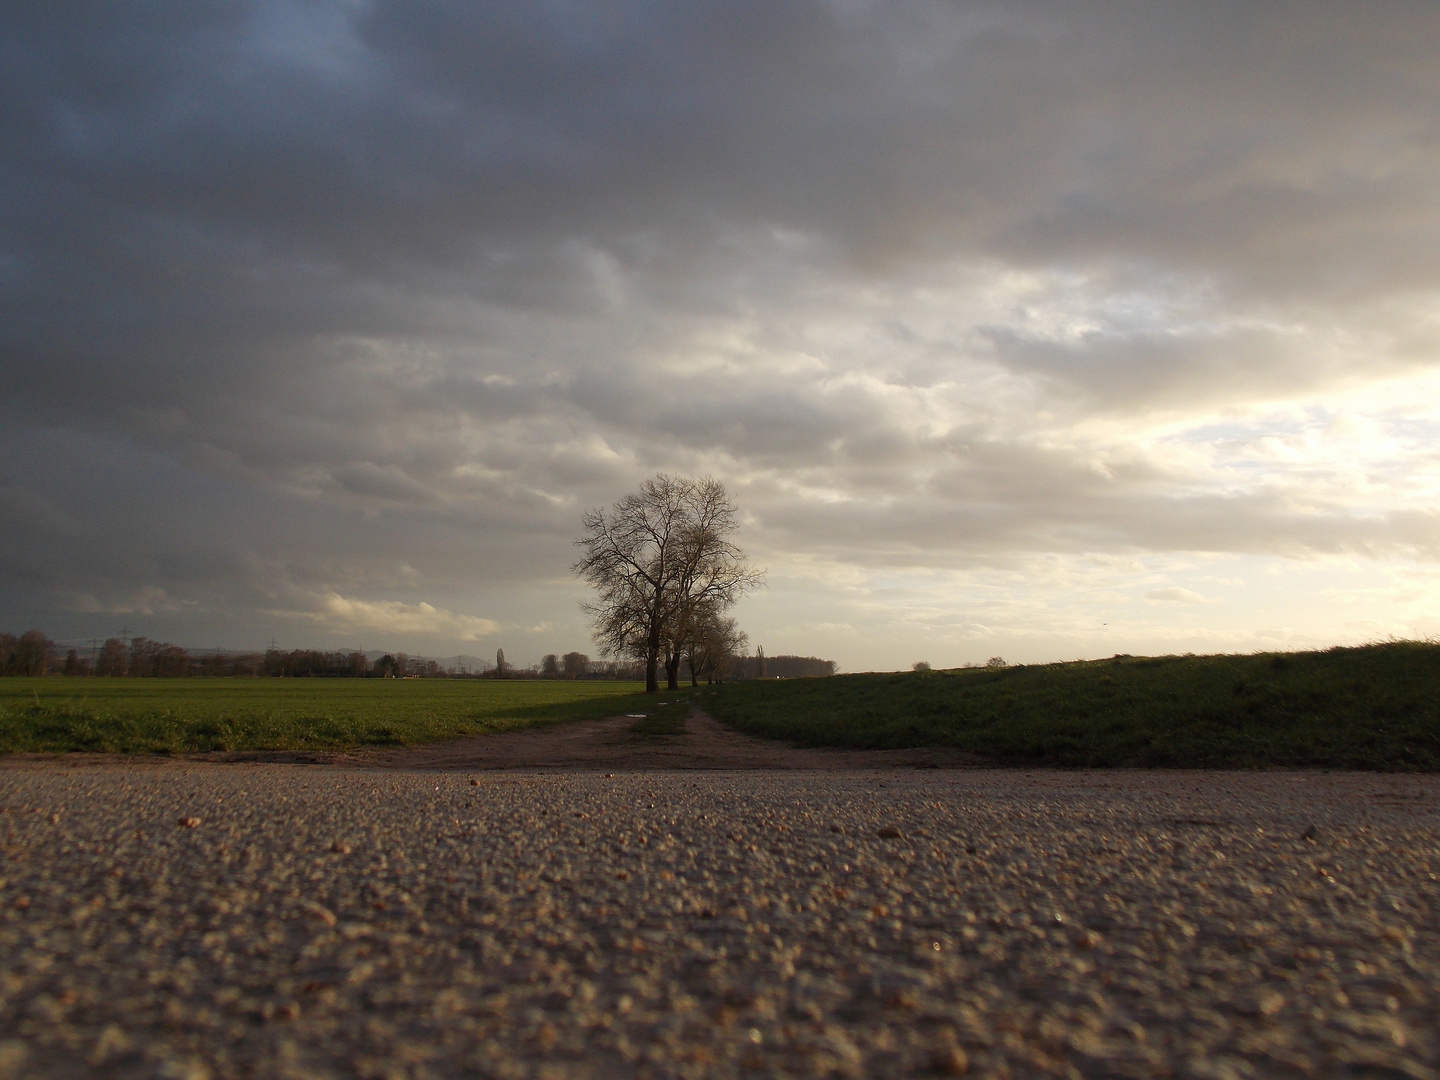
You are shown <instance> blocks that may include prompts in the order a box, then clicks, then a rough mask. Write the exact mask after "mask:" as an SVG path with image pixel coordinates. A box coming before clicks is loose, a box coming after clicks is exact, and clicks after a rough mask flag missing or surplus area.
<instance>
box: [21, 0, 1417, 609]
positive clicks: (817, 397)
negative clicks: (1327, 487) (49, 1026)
mask: <svg viewBox="0 0 1440 1080" xmlns="http://www.w3.org/2000/svg"><path fill="white" fill-rule="evenodd" d="M1437 45H1440V14H1437V11H1436V9H1435V8H1434V6H1433V5H1429V4H1420V3H1416V4H1403V3H1397V4H1377V5H1366V6H1365V8H1364V9H1363V11H1362V9H1359V8H1356V7H1355V6H1354V5H1349V4H1334V5H1324V4H1315V5H1305V6H1303V7H1301V6H1275V5H1270V6H1264V5H1254V4H1238V3H1236V4H1224V3H1222V4H1212V5H1204V6H1198V5H1150V6H1140V5H1132V4H1105V3H1092V4H1086V5H1082V6H1076V5H1058V4H1044V3H1035V4H995V5H985V4H952V3H938V2H936V3H926V2H916V3H906V4H896V5H883V6H880V5H877V6H871V5H867V4H863V3H839V2H837V3H795V4H784V5H774V4H759V3H744V4H733V3H730V4H711V3H679V4H645V3H635V4H614V5H603V6H600V7H596V6H594V5H584V4H546V5H513V4H491V5H476V4H460V3H455V4H447V3H408V4H393V3H340V2H336V3H319V4H287V3H278V2H277V3H253V4H228V3H227V4H205V3H195V4H183V5H182V4H175V5H169V4H145V5H139V6H136V5H109V4H93V5H73V4H72V5H65V6H63V7H53V6H50V7H46V6H39V7H34V8H33V9H31V8H12V9H11V10H9V11H7V12H6V13H5V14H4V15H3V16H0V57H3V61H4V62H3V63H0V100H3V101H4V103H5V104H4V107H3V109H0V316H3V318H0V366H3V370H0V374H3V387H4V389H3V394H4V401H3V403H0V409H3V415H4V416H5V417H6V418H7V419H6V423H7V424H8V425H9V426H10V429H11V432H12V435H11V438H9V439H8V440H6V442H5V456H4V457H3V458H0V538H3V541H4V543H5V546H6V547H7V548H8V549H9V550H11V551H13V552H16V553H17V554H16V555H15V556H14V559H13V560H12V564H11V570H10V571H9V572H10V573H11V575H12V576H11V578H10V581H11V586H12V588H13V589H14V590H15V591H16V594H17V595H18V592H19V591H25V592H26V593H27V595H29V594H33V595H35V596H41V594H44V595H46V596H51V597H52V598H53V597H55V596H60V595H62V594H67V595H68V594H82V593H83V594H85V595H87V596H92V597H95V598H97V599H96V603H98V604H100V605H101V606H104V605H105V604H109V605H110V606H111V607H119V606H123V603H124V601H122V600H115V601H113V602H112V601H110V600H106V599H104V597H105V596H113V597H122V598H123V597H124V596H128V595H136V594H138V592H143V591H144V590H146V589H150V590H152V593H151V594H150V595H153V590H154V589H157V588H158V589H163V590H164V591H165V592H166V594H167V595H170V594H172V593H173V594H174V595H175V596H181V597H186V598H188V599H189V600H191V601H194V602H195V603H208V604H213V605H214V606H216V607H217V608H218V606H220V605H221V603H222V599H217V598H223V597H231V598H232V600H233V602H234V603H235V604H237V605H241V606H243V605H244V604H249V605H250V606H252V607H253V606H255V605H260V604H262V603H264V604H269V605H270V606H271V607H276V608H279V607H283V606H284V605H285V604H286V603H290V602H292V600H293V596H310V597H312V599H313V597H316V596H322V595H328V593H327V590H336V589H340V590H342V591H345V594H346V595H366V596H382V595H383V596H388V595H391V593H389V592H386V590H392V591H394V590H400V589H402V588H403V587H404V586H405V581H404V579H403V575H402V576H401V577H400V578H394V577H393V576H392V577H387V575H393V574H394V573H396V571H395V570H394V567H395V566H396V565H397V564H399V563H402V562H404V563H405V564H406V565H411V564H413V565H416V566H420V567H421V572H422V573H423V577H424V580H425V581H426V582H427V583H429V584H432V585H433V586H434V587H436V588H440V589H442V590H445V591H446V592H447V593H448V594H449V595H457V596H458V595H461V594H463V593H464V591H465V589H466V588H467V587H468V586H467V584H466V583H467V582H482V583H483V582H501V581H505V582H514V581H537V580H539V579H542V578H547V577H554V576H556V575H557V574H558V575H562V576H563V567H564V566H565V565H566V564H567V563H568V561H569V558H570V551H569V545H568V536H569V533H570V532H571V531H573V528H574V521H575V517H576V513H577V510H578V508H579V507H581V506H584V505H591V504H596V503H602V502H605V501H608V500H609V499H610V498H613V497H614V496H615V495H616V494H618V493H619V492H620V491H622V490H625V489H627V488H629V487H631V486H633V484H634V483H635V482H636V480H637V479H638V478H639V477H641V476H643V475H645V474H646V473H649V472H652V471H655V470H657V469H674V470H682V471H696V472H698V471H715V472H717V473H719V474H721V475H722V476H724V477H726V478H727V479H729V480H730V481H731V482H732V483H733V484H735V485H736V486H737V488H738V489H739V490H741V491H743V492H745V493H746V495H747V497H748V498H749V499H750V503H749V506H748V508H749V509H751V510H752V511H753V512H754V513H755V514H756V515H757V527H758V528H760V529H761V530H762V532H761V535H763V536H765V537H768V538H769V540H770V541H773V542H774V544H776V545H778V547H777V550H783V551H809V550H814V551H821V550H824V551H827V552H833V553H834V554H835V555H836V557H838V558H842V559H845V558H853V559H855V560H858V561H860V562H875V561H883V560H884V559H886V558H890V557H892V556H893V557H896V558H900V557H902V555H900V554H897V553H901V552H905V551H909V550H911V549H913V550H917V551H929V552H931V553H933V554H932V555H931V556H929V557H933V558H934V559H935V560H937V565H939V564H946V563H948V562H949V561H951V560H952V559H957V558H960V559H963V558H965V557H973V556H978V555H979V554H981V553H984V552H987V551H988V552H992V553H993V552H994V551H997V550H1001V549H1006V550H1013V549H1015V548H1016V547H1018V548H1020V549H1034V550H1052V549H1062V550H1079V549H1083V548H1085V547H1086V546H1087V545H1095V546H1099V547H1103V548H1110V549H1129V548H1140V549H1146V550H1152V549H1154V550H1171V549H1175V550H1183V549H1187V548H1190V549H1206V550H1209V549H1220V550H1240V551H1249V550H1254V551H1273V550H1279V549H1285V550H1296V551H1306V550H1308V551H1330V550H1391V549H1394V550H1399V549H1402V548H1404V549H1407V550H1411V549H1413V550H1423V551H1425V552H1427V553H1428V552H1430V546H1429V544H1428V541H1423V533H1424V528H1425V526H1424V521H1426V520H1428V519H1427V518H1425V514H1424V509H1423V508H1421V509H1420V510H1416V509H1415V508H1414V507H1409V508H1407V507H1406V506H1402V505H1400V504H1398V503H1397V504H1395V505H1392V506H1387V507H1382V508H1378V509H1376V510H1374V512H1373V513H1368V514H1367V513H1366V512H1363V511H1362V510H1361V509H1360V508H1358V507H1357V506H1356V505H1354V503H1353V502H1347V501H1346V500H1345V498H1344V497H1342V496H1341V495H1338V494H1336V493H1334V492H1326V493H1311V494H1309V495H1305V494H1303V493H1302V495H1301V496H1300V497H1298V498H1297V497H1296V494H1295V492H1294V491H1289V490H1279V489H1276V490H1274V491H1271V490H1268V489H1262V488H1259V487H1254V486H1252V487H1250V488H1244V489H1243V490H1241V488H1243V485H1241V488H1237V487H1236V486H1235V484H1234V483H1233V481H1234V476H1235V475H1238V474H1234V473H1233V470H1232V471H1230V472H1226V471H1225V470H1226V469H1228V468H1229V466H1228V465H1225V466H1223V467H1222V466H1220V465H1215V464H1214V462H1213V461H1211V462H1210V463H1209V464H1206V463H1205V462H1203V461H1201V459H1200V457H1196V458H1194V459H1192V460H1190V461H1189V464H1188V465H1187V464H1184V463H1180V464H1177V463H1176V462H1175V461H1172V460H1170V459H1169V458H1165V457H1164V455H1163V454H1161V455H1160V456H1159V457H1156V456H1155V455H1154V454H1152V453H1151V450H1153V449H1154V446H1155V445H1157V444H1156V443H1155V440H1156V439H1158V438H1161V436H1159V435H1157V434H1156V433H1155V432H1154V431H1152V430H1149V429H1146V430H1144V431H1143V432H1142V431H1141V430H1140V429H1138V428H1135V429H1126V428H1125V422H1126V420H1127V418H1130V419H1134V418H1144V417H1146V416H1150V415H1152V414H1166V415H1170V414H1177V413H1183V412H1185V411H1186V410H1191V411H1192V412H1197V415H1198V412H1199V411H1203V410H1204V409H1224V408H1231V407H1246V406H1248V405H1249V404H1250V403H1252V402H1256V401H1264V400H1272V399H1275V398H1281V397H1285V396H1286V395H1287V394H1293V393H1296V392H1299V391H1300V390H1304V391H1305V392H1312V393H1323V392H1326V391H1327V389H1329V388H1333V387H1335V386H1342V385H1348V384H1349V382H1352V381H1353V380H1354V379H1355V378H1356V377H1357V372H1359V371H1360V370H1361V369H1363V370H1364V371H1367V372H1370V373H1372V374H1373V373H1376V372H1388V373H1391V374H1395V373H1402V374H1403V373H1404V372H1407V371H1414V370H1416V369H1420V368H1425V367H1428V366H1430V365H1432V364H1433V361H1434V356H1435V355H1436V353H1435V346H1436V344H1437V342H1436V332H1435V330H1434V325H1433V319H1432V317H1431V315H1430V314H1428V312H1429V309H1428V307H1427V306H1426V305H1427V303H1428V301H1427V300H1426V297H1429V296H1433V294H1434V291H1435V289H1436V287H1437V285H1440V235H1437V231H1440V224H1437V223H1440V215H1437V213H1436V211H1437V206H1436V201H1437V196H1436V191H1437V190H1440V119H1437V118H1440V74H1437V71H1440V69H1437V67H1436V65H1435V64H1434V56H1435V51H1436V47H1437ZM1377 313H1379V314H1377ZM1138 422H1139V421H1137V423H1138ZM1097 425H1098V426H1097ZM1097 432H1098V433H1097ZM1127 444H1133V446H1131V448H1130V449H1128V450H1127V449H1126V446H1127ZM1142 444H1143V445H1142ZM40 446H44V447H46V448H47V449H46V451H45V453H44V455H43V458H44V460H43V466H44V467H43V468H40V467H39V466H37V464H36V462H35V461H34V460H32V459H33V456H34V453H35V448H36V447H40ZM1137 447H1138V448H1137ZM1147 447H1148V448H1149V449H1147ZM1156 453H1158V451H1157V452H1156ZM1201 456H1202V457H1203V455H1201ZM1161 458H1164V460H1163V461H1162V460H1161ZM1222 464H1223V463H1222ZM1212 468H1213V469H1218V470H1219V471H1218V472H1214V473H1213V475H1212V474H1205V470H1206V469H1212ZM1187 470H1188V471H1187ZM1202 474H1205V475H1203V476H1202ZM41 476H43V477H44V480H43V482H40V481H38V480H37V479H36V478H37V477H41ZM102 478H103V479H102ZM1227 485H1229V488H1228V489H1227ZM1282 487H1283V485H1282ZM802 489H803V493H802ZM1227 490H1228V492H1229V493H1228V494H1227V493H1226V492H1227ZM115 492H123V493H124V496H123V497H112V493H115ZM817 492H818V493H822V494H823V497H824V499H825V500H828V501H826V502H824V506H823V507H822V508H820V509H818V510H816V511H815V512H814V513H812V512H811V510H810V508H811V507H812V505H818V504H812V503H811V502H809V501H807V500H809V499H810V498H812V497H816V498H818V497H819V496H817V495H816V493H817ZM804 493H808V494H804ZM1296 507H1301V509H1300V510H1297V509H1296ZM1417 514H1418V516H1416V515H1417ZM1407 515H1409V516H1407ZM197 518H198V519H199V521H200V522H201V524H196V521H197ZM1407 522H1408V523H1409V524H1406V523H1407ZM1416 522H1419V524H1415V523H1416ZM1417 530H1418V532H1417ZM107 532H110V533H114V534H115V535H116V536H118V537H121V538H123V543H118V544H111V543H107V542H106V541H105V540H104V538H103V534H105V533H107ZM902 535H903V537H904V538H905V539H904V540H903V542H900V541H897V536H902ZM476 536H482V537H483V538H484V539H483V541H476V540H475V537H476ZM55 537H60V538H61V539H60V540H55V539H54V538H55ZM162 537H163V539H161V538H162ZM477 543H479V544H480V546H481V547H482V548H483V557H478V558H477V557H476V553H475V546H476V544H477ZM847 545H848V546H847ZM1407 545H1408V547H1407ZM120 548H129V549H131V550H133V551H138V552H141V553H142V554H140V555H134V556H133V557H132V556H130V555H122V554H119V553H118V549H120ZM1432 554H1433V553H1432ZM903 557H904V558H907V559H908V558H910V556H909V555H903ZM1427 557H1430V555H1427ZM547 567H548V568H549V569H546V568H547ZM17 568H19V569H17ZM557 568H558V569H557ZM277 582H279V583H280V584H276V583H277ZM286 590H289V594H293V595H292V600H286V599H285V598H284V597H283V596H281V595H280V594H282V593H286ZM102 594H103V595H102ZM272 594H273V595H272ZM289 594H287V595H289ZM265 597H270V599H268V600H266V599H265ZM472 599H473V596H472ZM54 602H55V601H54V600H53V599H52V600H50V601H45V600H43V599H37V600H35V601H34V603H33V604H30V605H29V606H28V607H27V608H26V610H35V611H37V612H40V613H41V614H43V611H44V608H45V604H47V603H54ZM178 602H179V601H177V603H178ZM295 602H297V603H298V601H295ZM27 603H28V601H27ZM567 603H568V601H567ZM377 617H378V616H377Z"/></svg>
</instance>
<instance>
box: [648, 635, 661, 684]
mask: <svg viewBox="0 0 1440 1080" xmlns="http://www.w3.org/2000/svg"><path fill="white" fill-rule="evenodd" d="M659 666H660V620H659V619H653V620H652V624H651V627H650V637H649V640H647V641H646V642H645V693H647V694H658V693H659V692H660V680H659V679H658V678H656V669H657V668H658V667H659Z"/></svg>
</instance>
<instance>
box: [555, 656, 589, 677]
mask: <svg viewBox="0 0 1440 1080" xmlns="http://www.w3.org/2000/svg"><path fill="white" fill-rule="evenodd" d="M560 663H561V664H562V665H564V668H565V677H566V678H567V679H578V678H580V676H582V675H586V674H588V673H589V671H590V657H588V656H586V655H585V654H584V653H583V652H567V653H566V654H565V655H564V656H562V657H561V658H560Z"/></svg>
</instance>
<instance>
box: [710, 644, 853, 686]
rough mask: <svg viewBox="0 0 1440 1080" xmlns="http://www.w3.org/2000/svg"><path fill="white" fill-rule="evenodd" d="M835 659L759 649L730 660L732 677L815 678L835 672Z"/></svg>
mask: <svg viewBox="0 0 1440 1080" xmlns="http://www.w3.org/2000/svg"><path fill="white" fill-rule="evenodd" d="M835 667H836V664H835V661H834V660H821V659H820V658H819V657H818V656H785V655H781V656H766V655H765V651H764V650H763V649H757V650H756V652H755V655H754V656H737V657H734V658H733V659H732V660H731V661H730V672H729V674H730V678H732V679H814V678H822V677H824V676H828V675H834V674H835Z"/></svg>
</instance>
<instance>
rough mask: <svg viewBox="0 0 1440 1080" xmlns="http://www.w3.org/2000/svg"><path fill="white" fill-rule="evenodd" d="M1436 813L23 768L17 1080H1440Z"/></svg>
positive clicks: (1052, 784) (938, 790) (914, 774)
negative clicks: (884, 1079) (473, 1079)
mask: <svg viewBox="0 0 1440 1080" xmlns="http://www.w3.org/2000/svg"><path fill="white" fill-rule="evenodd" d="M1437 799H1440V780H1437V778H1434V777H1396V776H1368V775H1321V774H1279V773H1267V774H1191V773H1169V774H1156V773H1136V772H1129V773H1119V772H1102V773H1078V772H1077V773H1040V772H1009V771H1001V770H988V771H947V770H936V771H917V770H894V771H870V772H824V773H801V772H786V773H776V772H757V771H750V772H647V773H622V774H617V775H613V776H607V775H605V774H603V773H597V772H591V773H563V772H561V773H557V772H547V773H496V772H488V773H481V774H466V773H463V772H462V773H434V772H429V773H425V772H381V771H377V770H370V771H366V770H344V769H333V768H329V769H327V768H316V767H310V768H307V767H303V766H278V765H259V766H257V765H206V766H200V765H179V764H174V765H170V766H166V767H148V766H145V765H141V764H129V765H123V766H118V767H116V766H96V767H88V768H84V769H67V768H61V767H39V766H11V767H7V768H0V811H3V812H0V851H3V859H0V878H3V885H0V1076H4V1077H26V1078H30V1077H38V1078H47V1077H84V1076H105V1077H119V1078H125V1077H163V1078H172V1080H173V1078H190V1080H204V1078H219V1077H240V1076H244V1077H282V1078H283V1077H331V1076H344V1077H352V1076H356V1077H413V1078H419V1077H451V1076H456V1077H458V1076H466V1077H469V1076H477V1077H489V1076H495V1077H588V1076H597V1077H600V1076H616V1077H620V1076H656V1077H661V1076H683V1077H702V1076H705V1077H708V1076H717V1077H727V1076H750V1075H753V1076H776V1075H805V1076H809V1075H840V1076H889V1075H911V1074H916V1075H935V1074H940V1075H958V1074H964V1073H967V1072H968V1074H969V1075H995V1076H1007V1075H1008V1076H1012V1077H1022V1076H1052V1075H1059V1076H1077V1075H1078V1076H1085V1077H1099V1076H1137V1077H1155V1076H1166V1075H1176V1076H1191V1077H1215V1078H1225V1077H1248V1076H1327V1077H1328V1076H1336V1077H1339V1076H1346V1077H1352V1076H1375V1077H1381V1076H1384V1077H1430V1076H1436V1075H1437V1071H1436V1070H1437V1067H1440V1056H1437V1055H1440V1042H1437V1028H1440V1024H1437V1018H1440V966H1437V952H1440V949H1437V947H1440V930H1437V926H1440V924H1437V910H1436V898H1437V881H1436V875H1437V873H1440V849H1437V837H1440V832H1437V827H1440V815H1437V807H1440V801H1437Z"/></svg>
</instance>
